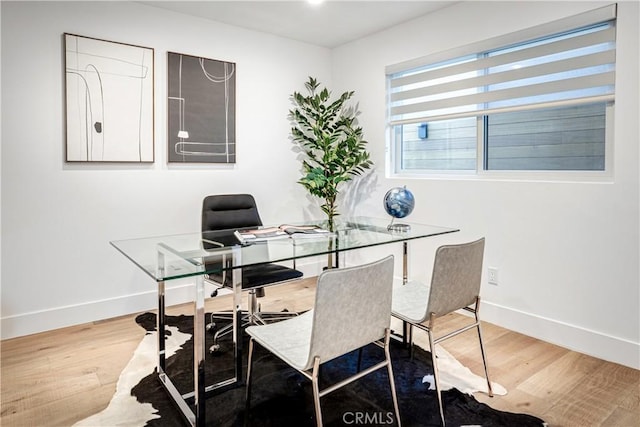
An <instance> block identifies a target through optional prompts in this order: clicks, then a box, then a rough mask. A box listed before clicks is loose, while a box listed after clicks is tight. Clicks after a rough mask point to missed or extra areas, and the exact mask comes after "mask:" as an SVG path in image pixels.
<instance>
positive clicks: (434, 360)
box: [427, 314, 446, 427]
mask: <svg viewBox="0 0 640 427" xmlns="http://www.w3.org/2000/svg"><path fill="white" fill-rule="evenodd" d="M434 320H435V316H434V315H433V314H431V319H430V320H429V328H428V329H427V335H429V347H430V348H431V363H432V364H433V382H435V383H436V394H437V395H438V407H439V408H440V421H441V422H442V426H443V427H444V426H445V425H446V424H445V421H444V406H443V405H442V393H441V391H440V378H439V374H438V361H437V357H436V346H435V343H434V340H433V332H432V328H433V321H434Z"/></svg>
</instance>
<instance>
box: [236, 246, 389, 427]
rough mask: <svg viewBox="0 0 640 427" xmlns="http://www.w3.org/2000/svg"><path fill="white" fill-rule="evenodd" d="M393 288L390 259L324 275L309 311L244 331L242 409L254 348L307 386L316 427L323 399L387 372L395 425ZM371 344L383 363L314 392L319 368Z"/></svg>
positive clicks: (322, 274) (248, 391) (249, 380)
mask: <svg viewBox="0 0 640 427" xmlns="http://www.w3.org/2000/svg"><path fill="white" fill-rule="evenodd" d="M392 287H393V256H388V257H386V258H384V259H382V260H379V261H376V262H373V263H369V264H365V265H361V266H357V267H350V268H342V269H331V270H325V271H324V272H322V273H321V274H320V276H319V277H318V285H317V289H316V299H315V305H314V308H313V309H312V310H310V311H308V312H306V313H304V314H302V315H300V316H298V317H295V318H292V319H288V320H283V321H282V322H278V323H271V324H268V325H263V326H250V327H248V328H247V329H246V331H247V333H248V334H249V335H250V336H251V340H250V341H249V361H248V367H247V409H249V408H250V403H251V369H252V358H253V350H254V343H258V344H260V345H261V346H262V347H264V348H266V349H267V350H269V351H270V352H272V353H273V354H274V355H276V356H278V357H279V358H280V359H282V360H283V361H284V362H286V363H287V364H289V365H290V366H291V367H293V368H295V369H297V370H298V371H299V372H301V373H302V374H303V375H304V376H305V377H307V378H308V379H309V380H311V383H312V389H313V398H314V408H315V414H316V423H317V425H318V426H322V412H321V409H320V398H321V397H322V396H325V395H326V394H328V393H331V392H332V391H334V390H336V389H338V388H340V387H342V386H344V385H346V384H349V383H351V382H353V381H355V380H357V379H359V378H361V377H363V376H365V375H367V374H369V373H371V372H374V371H376V370H378V369H380V368H383V367H386V368H387V371H388V375H389V385H390V388H391V397H392V400H393V406H394V409H395V415H396V419H397V423H398V425H400V413H399V409H398V401H397V397H396V390H395V384H394V378H393V371H392V368H391V357H390V355H389V339H390V329H389V326H390V320H391V292H392ZM380 340H382V343H381V342H380ZM374 342H375V343H377V344H379V345H380V346H381V347H383V349H384V356H385V357H384V360H383V361H381V362H379V363H377V364H375V365H373V366H371V367H369V368H367V369H364V370H362V371H359V372H357V373H355V374H354V375H353V376H352V377H349V378H347V379H346V380H344V381H341V382H339V383H337V384H334V385H332V386H329V387H327V388H325V389H323V390H320V389H319V386H318V375H319V370H320V366H321V365H322V364H323V363H325V362H328V361H330V360H332V359H335V358H337V357H339V356H342V355H344V354H347V353H349V352H351V351H353V350H356V349H359V348H362V347H363V346H366V345H368V344H370V343H374Z"/></svg>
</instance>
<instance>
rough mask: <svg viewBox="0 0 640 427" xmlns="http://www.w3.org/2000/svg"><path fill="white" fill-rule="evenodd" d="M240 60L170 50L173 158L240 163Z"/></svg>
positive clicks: (170, 142)
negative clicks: (237, 145)
mask: <svg viewBox="0 0 640 427" xmlns="http://www.w3.org/2000/svg"><path fill="white" fill-rule="evenodd" d="M235 82H236V64H235V63H233V62H227V61H220V60H215V59H207V58H203V57H198V56H192V55H186V54H182V53H176V52H168V55H167V116H168V117H167V145H168V156H167V161H168V162H169V163H218V164H234V163H236V111H235V110H236V108H235V107H236V84H235Z"/></svg>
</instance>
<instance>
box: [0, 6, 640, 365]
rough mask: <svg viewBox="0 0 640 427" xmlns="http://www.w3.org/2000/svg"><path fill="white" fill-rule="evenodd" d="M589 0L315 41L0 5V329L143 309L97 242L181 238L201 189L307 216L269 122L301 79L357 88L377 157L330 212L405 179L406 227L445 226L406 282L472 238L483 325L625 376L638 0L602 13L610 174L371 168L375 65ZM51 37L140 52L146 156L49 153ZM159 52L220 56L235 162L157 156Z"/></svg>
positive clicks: (117, 11) (634, 219)
mask: <svg viewBox="0 0 640 427" xmlns="http://www.w3.org/2000/svg"><path fill="white" fill-rule="evenodd" d="M596 5H597V4H593V3H591V4H582V3H573V2H553V3H543V2H534V3H530V4H527V3H523V2H513V3H509V2H487V3H482V2H469V3H462V4H456V5H453V6H451V7H449V8H446V9H443V10H441V11H438V12H436V13H435V14H433V15H430V16H426V17H423V18H420V19H417V20H415V21H413V22H410V23H407V24H404V25H401V26H398V27H396V28H393V29H391V30H389V31H385V32H382V33H379V34H377V35H374V36H370V37H367V38H365V39H362V40H360V41H357V42H354V43H351V44H348V45H345V46H343V47H340V48H338V49H335V50H333V51H329V50H326V49H322V48H318V47H313V46H309V45H305V44H302V43H297V42H293V41H290V40H286V39H282V38H277V37H273V36H269V35H265V34H260V33H255V32H251V31H247V30H243V29H240V28H236V27H231V26H226V25H222V24H217V23H213V22H210V21H205V20H200V19H197V18H193V17H188V16H184V15H179V14H174V13H171V12H167V11H163V10H159V9H156V8H153V7H149V6H144V5H141V4H137V3H124V2H106V3H95V2H71V3H51V2H41V3H32V2H20V3H12V2H5V1H3V2H2V3H1V7H2V9H1V19H2V61H1V65H2V70H1V78H2V85H1V94H2V105H1V108H2V128H1V131H2V169H1V172H2V188H1V196H2V212H1V220H2V264H1V265H2V281H1V286H2V293H1V298H2V301H1V304H2V305H1V309H2V312H1V313H0V318H1V321H2V338H9V337H13V336H20V335H25V334H29V333H33V332H38V331H42V330H47V329H53V328H57V327H61V326H65V325H70V324H77V323H81V322H86V321H91V320H96V319H101V318H107V317H112V316H116V315H119V314H125V313H131V312H135V311H141V310H146V309H153V308H154V307H155V303H156V300H155V289H154V287H153V283H152V282H151V281H150V280H149V278H148V277H147V276H145V275H143V273H141V272H140V271H138V269H137V268H135V267H134V266H133V265H131V264H130V263H129V262H128V261H127V260H125V259H124V258H123V257H122V256H121V255H120V254H118V253H117V252H116V251H115V250H114V249H113V248H111V247H110V246H109V244H108V242H109V240H114V239H121V238H129V237H136V236H145V235H154V234H166V233H179V232H186V231H193V230H197V229H198V227H199V221H200V216H199V211H200V203H201V199H202V197H203V196H204V195H206V194H211V193H222V192H236V191H248V192H252V193H254V194H255V195H256V197H257V198H258V203H259V204H260V208H261V213H262V216H263V220H264V221H265V222H267V223H269V222H278V221H281V219H282V218H283V217H286V218H289V219H296V218H298V217H300V218H302V217H304V216H314V214H315V213H317V211H315V213H314V212H313V208H312V207H310V204H309V202H308V200H307V198H306V195H305V192H304V190H303V189H302V188H301V187H300V186H299V185H297V184H296V183H295V182H296V180H297V179H298V169H299V166H298V162H296V161H295V154H293V153H292V152H291V146H290V143H289V139H288V129H289V125H288V122H287V119H286V112H287V111H288V109H289V108H290V107H291V105H290V103H289V99H288V95H289V94H290V93H292V92H293V91H294V90H301V89H302V88H303V86H302V83H303V82H304V81H305V80H306V78H307V76H308V75H314V76H316V77H318V78H319V79H320V80H321V81H322V82H323V83H326V84H328V85H329V86H330V87H331V88H332V89H333V90H334V92H336V93H339V92H340V91H342V90H355V91H356V99H357V100H358V101H359V102H360V109H361V111H362V116H361V122H360V123H361V124H362V125H363V127H364V130H365V136H366V138H367V139H368V140H369V142H370V144H369V147H370V150H371V152H372V155H373V160H374V161H375V163H376V165H377V167H376V169H375V171H374V173H373V174H371V175H370V176H368V177H367V179H365V180H362V181H360V182H357V183H356V184H357V186H354V187H353V188H352V189H351V190H350V191H349V192H348V194H347V195H346V196H347V198H346V200H343V206H344V210H346V211H355V212H356V213H359V214H365V215H374V216H383V215H384V211H383V209H382V206H381V199H382V196H383V194H384V192H385V191H386V190H387V189H388V188H389V187H391V186H395V185H404V184H407V185H408V187H409V188H410V189H411V190H413V191H414V193H415V194H416V196H417V206H416V209H415V211H414V213H413V214H412V215H411V217H410V219H411V220H412V221H416V222H426V223H433V224H440V225H450V226H455V227H459V228H461V229H462V231H461V232H460V233H457V235H455V236H453V235H450V236H447V237H446V238H445V237H443V238H437V239H433V240H432V241H430V242H428V243H427V242H421V243H420V244H412V245H411V263H410V267H411V272H412V275H413V276H414V277H426V275H427V274H428V271H427V270H428V265H429V263H430V259H431V257H432V255H433V249H434V248H435V246H436V245H438V244H440V243H442V242H445V241H452V240H460V241H461V240H467V239H471V238H475V237H478V236H481V235H484V236H486V237H487V252H486V262H485V265H486V266H494V267H497V268H499V274H500V277H499V278H500V285H499V286H498V287H493V286H489V285H486V284H485V285H484V287H483V297H484V299H485V301H486V304H485V306H484V317H485V318H486V319H487V320H489V321H491V322H494V323H497V324H500V325H503V326H506V327H508V328H511V329H514V330H518V331H521V332H524V333H527V334H529V335H533V336H537V337H540V338H542V339H545V340H549V341H552V342H556V343H559V344H560V345H563V346H566V347H570V348H574V349H576V350H579V351H582V352H585V353H588V354H593V355H596V356H598V357H602V358H605V359H609V360H614V361H617V362H619V363H623V364H626V365H629V366H635V367H640V362H639V356H638V354H639V344H638V343H639V342H640V331H639V328H640V326H639V324H640V318H639V311H640V308H639V307H640V295H639V271H638V261H639V249H638V245H639V238H638V232H639V231H638V229H639V227H638V222H639V213H638V206H639V201H638V198H639V192H640V189H639V178H638V166H639V162H640V157H639V156H640V155H639V153H638V148H637V142H638V134H639V132H638V119H637V118H638V117H639V108H638V97H637V94H638V63H639V60H638V59H639V58H638V26H639V25H638V4H637V3H635V2H623V3H621V4H620V7H619V20H618V22H619V26H618V28H619V31H618V69H617V71H618V72H617V76H618V77H617V78H618V80H617V82H616V87H617V93H618V95H617V99H616V123H615V175H614V178H613V179H612V180H611V182H609V183H605V184H603V183H597V184H596V183H580V184H575V183H554V182H547V183H536V182H499V181H477V180H455V179H452V180H407V179H388V178H386V177H385V172H384V168H383V167H382V165H384V163H385V138H384V135H385V92H384V89H385V80H384V67H385V66H386V65H389V64H393V63H397V62H401V61H404V60H408V59H412V58H415V57H419V56H423V55H426V54H429V53H432V52H438V51H441V50H444V49H448V48H451V47H456V46H459V45H462V44H466V43H470V42H473V41H475V40H481V39H486V38H490V37H493V36H496V35H499V34H503V33H507V32H511V31H516V30H519V29H521V28H524V27H527V26H531V25H536V24H539V23H542V22H546V21H549V20H553V19H557V18H561V17H564V16H567V15H571V14H574V13H578V12H580V11H583V10H586V9H589V8H593V7H595V6H596ZM63 32H70V33H76V34H80V35H86V36H92V37H98V38H104V39H107V40H112V41H122V42H127V43H133V44H139V45H142V46H147V47H153V48H155V55H156V57H155V64H156V74H155V79H156V82H155V88H156V92H155V95H156V116H155V117H156V126H155V128H156V129H155V131H156V134H155V136H156V147H155V148H156V161H155V163H154V164H152V165H142V166H136V165H122V164H111V165H89V164H66V163H65V162H64V97H63V90H64V89H63V88H64V74H63V69H62V67H63V64H62V58H63V56H62V55H63V52H62V33H63ZM167 51H175V52H181V53H186V54H193V55H197V56H204V57H208V58H213V59H222V60H226V61H233V62H236V63H237V65H238V75H237V77H238V80H237V89H238V102H237V105H238V107H237V114H238V129H237V137H238V144H239V146H238V150H239V152H238V163H237V165H236V166H234V167H215V166H206V165H197V166H175V165H171V166H168V165H167V163H166V129H165V116H166V102H165V101H164V98H165V94H166V52H167ZM270 158H277V159H278V161H277V164H276V166H275V167H273V166H272V165H271V164H270V163H269V162H267V161H265V160H267V159H270ZM356 195H357V196H358V197H357V198H356ZM362 198H364V199H365V200H364V202H362V203H357V204H356V203H355V202H354V200H356V199H358V200H360V199H362ZM273 200H277V201H276V202H274V201H273ZM310 211H311V212H310ZM398 255H399V254H398ZM361 256H362V257H363V256H367V255H358V254H353V255H349V257H348V260H347V262H348V263H354V262H357V261H358V260H359V259H360V257H361ZM181 290H182V288H178V289H176V290H175V295H174V301H175V302H177V301H179V300H180V299H181V298H183V297H184V293H183V292H182V293H181Z"/></svg>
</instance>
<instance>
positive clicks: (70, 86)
mask: <svg viewBox="0 0 640 427" xmlns="http://www.w3.org/2000/svg"><path fill="white" fill-rule="evenodd" d="M64 36H65V75H66V108H67V110H66V112H67V161H68V162H153V161H154V141H153V138H154V134H153V121H154V111H153V60H154V51H153V49H151V48H145V47H140V46H133V45H129V44H123V43H116V42H109V41H105V40H99V39H94V38H90V37H82V36H77V35H74V34H65V35H64Z"/></svg>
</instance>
